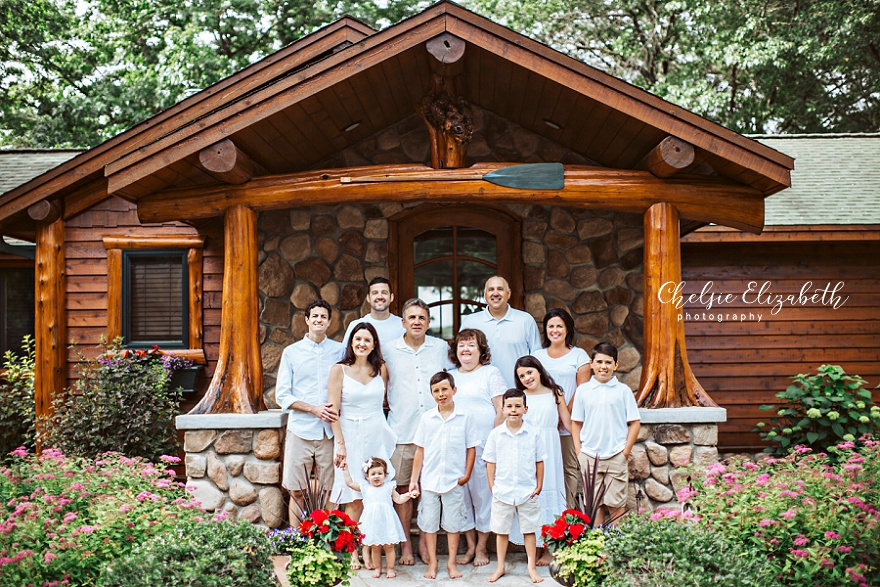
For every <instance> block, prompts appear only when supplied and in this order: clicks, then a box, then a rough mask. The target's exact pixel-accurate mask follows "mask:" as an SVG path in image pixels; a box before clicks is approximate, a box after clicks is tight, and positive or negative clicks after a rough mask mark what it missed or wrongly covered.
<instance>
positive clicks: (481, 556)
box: [474, 551, 489, 567]
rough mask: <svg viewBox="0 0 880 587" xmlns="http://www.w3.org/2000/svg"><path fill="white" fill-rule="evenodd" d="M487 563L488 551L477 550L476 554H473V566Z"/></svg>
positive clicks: (481, 565) (483, 565)
mask: <svg viewBox="0 0 880 587" xmlns="http://www.w3.org/2000/svg"><path fill="white" fill-rule="evenodd" d="M488 564H489V553H488V552H480V551H477V554H476V556H474V566H475V567H485V566H486V565H488Z"/></svg>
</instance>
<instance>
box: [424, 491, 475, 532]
mask: <svg viewBox="0 0 880 587" xmlns="http://www.w3.org/2000/svg"><path fill="white" fill-rule="evenodd" d="M464 492H465V489H464V487H462V486H461V485H456V486H455V487H453V488H452V489H450V490H449V491H447V492H446V493H435V492H433V491H423V492H422V495H421V497H420V501H419V519H418V524H419V530H421V531H422V532H428V533H430V534H433V533H435V532H438V531H439V530H440V528H443V529H444V530H445V531H446V532H452V533H456V532H465V531H467V530H472V529H473V527H474V524H473V522H470V523H468V518H467V513H466V512H465V505H464Z"/></svg>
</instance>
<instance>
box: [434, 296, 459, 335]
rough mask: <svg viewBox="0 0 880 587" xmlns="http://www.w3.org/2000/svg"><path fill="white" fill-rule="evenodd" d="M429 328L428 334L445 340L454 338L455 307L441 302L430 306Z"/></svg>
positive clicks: (450, 303)
mask: <svg viewBox="0 0 880 587" xmlns="http://www.w3.org/2000/svg"><path fill="white" fill-rule="evenodd" d="M429 309H430V315H431V328H429V329H428V334H430V335H431V336H436V337H439V338H445V339H447V340H449V339H451V338H452V337H454V336H455V316H454V313H455V305H454V304H453V303H452V302H441V303H439V304H437V305H434V306H430V308H429Z"/></svg>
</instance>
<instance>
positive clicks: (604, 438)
mask: <svg viewBox="0 0 880 587" xmlns="http://www.w3.org/2000/svg"><path fill="white" fill-rule="evenodd" d="M590 357H591V359H592V360H591V362H590V365H591V367H592V369H593V378H592V379H590V380H589V381H587V382H586V383H582V384H581V385H579V386H578V388H577V391H575V395H574V403H573V404H572V409H571V436H572V439H573V440H574V448H575V450H576V451H577V453H578V463H579V464H580V467H581V470H582V471H586V470H587V466H589V467H590V470H592V468H593V466H594V465H593V463H595V462H596V460H595V459H596V456H597V455H598V457H599V463H598V469H599V471H598V473H597V475H596V490H598V489H599V488H601V487H602V486H603V484H604V485H605V488H606V489H605V495H604V496H603V497H602V503H601V504H599V506H600V507H599V510H598V512H597V513H596V521H597V523H599V524H602V523H603V522H604V521H605V512H604V508H603V507H602V506H605V507H607V508H608V509H609V515H610V518H609V520H610V521H612V522H613V521H614V520H616V519H617V518H619V517H620V516H622V515H623V514H624V512H625V511H626V489H627V484H628V483H629V467H628V465H627V460H628V459H629V455H630V452H632V448H633V445H634V444H635V443H636V437H637V436H638V435H639V428H640V426H641V417H640V416H639V409H638V407H637V406H636V399H635V396H634V395H633V392H632V390H631V389H630V388H629V386H627V385H624V384H623V383H621V382H620V381H618V380H617V377H615V376H614V370H615V369H617V347H615V346H614V345H613V344H611V343H609V342H600V343H599V344H597V345H596V346H595V347H594V348H593V351H592V352H591V353H590Z"/></svg>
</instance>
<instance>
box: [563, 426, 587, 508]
mask: <svg viewBox="0 0 880 587" xmlns="http://www.w3.org/2000/svg"><path fill="white" fill-rule="evenodd" d="M559 444H560V445H561V448H562V470H563V472H564V475H565V507H567V508H569V509H571V508H574V507H577V494H578V492H579V491H583V489H582V488H581V484H582V482H581V472H580V466H579V465H578V453H577V451H576V450H575V449H574V439H573V438H572V437H571V435H568V434H566V435H565V436H562V435H560V436H559Z"/></svg>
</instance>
